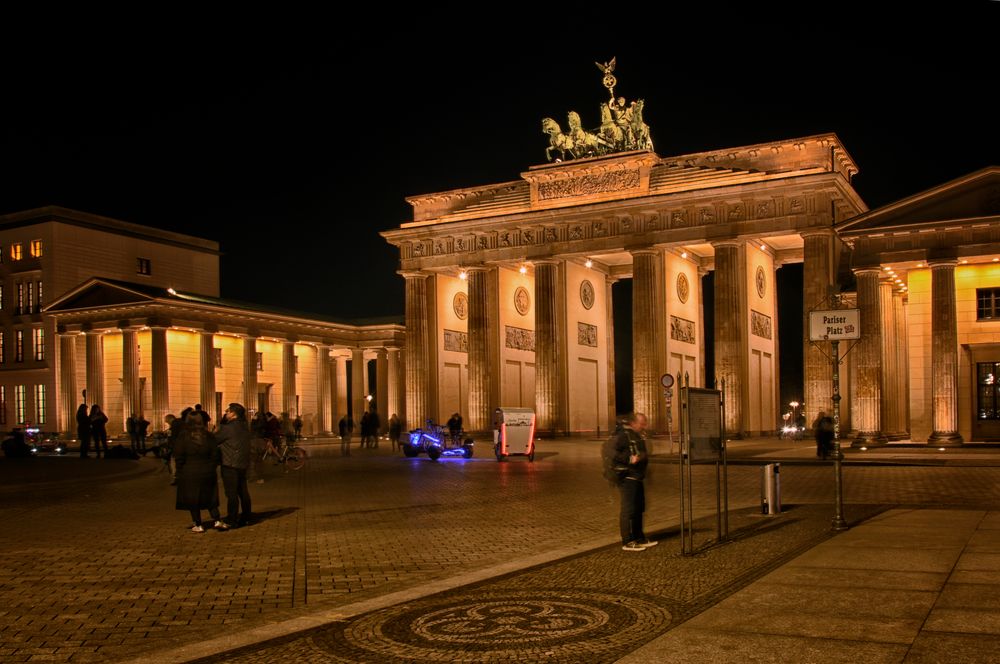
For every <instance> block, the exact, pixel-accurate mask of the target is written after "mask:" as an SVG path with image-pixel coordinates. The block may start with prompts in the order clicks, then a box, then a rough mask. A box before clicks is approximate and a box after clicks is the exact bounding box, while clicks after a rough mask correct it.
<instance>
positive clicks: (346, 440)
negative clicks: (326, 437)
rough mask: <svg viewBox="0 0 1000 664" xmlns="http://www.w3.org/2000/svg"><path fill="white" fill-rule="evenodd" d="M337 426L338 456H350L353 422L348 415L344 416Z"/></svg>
mask: <svg viewBox="0 0 1000 664" xmlns="http://www.w3.org/2000/svg"><path fill="white" fill-rule="evenodd" d="M337 426H338V428H339V430H340V456H351V432H352V431H354V420H352V419H351V417H350V416H349V415H344V416H343V417H342V418H340V424H338V425H337Z"/></svg>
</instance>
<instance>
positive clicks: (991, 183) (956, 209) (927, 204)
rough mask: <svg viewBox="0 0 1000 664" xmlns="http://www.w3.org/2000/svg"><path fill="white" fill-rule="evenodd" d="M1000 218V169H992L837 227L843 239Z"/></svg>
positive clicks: (948, 183) (866, 214) (878, 209)
mask: <svg viewBox="0 0 1000 664" xmlns="http://www.w3.org/2000/svg"><path fill="white" fill-rule="evenodd" d="M996 216H1000V167H998V166H991V167H989V168H984V169H983V170H981V171H976V172H975V173H971V174H969V175H966V176H963V177H961V178H958V179H956V180H952V181H951V182H947V183H945V184H943V185H939V186H937V187H934V188H932V189H928V190H927V191H923V192H920V193H919V194H915V195H913V196H910V197H908V198H904V199H903V200H900V201H897V202H895V203H891V204H889V205H886V206H883V207H880V208H877V209H875V210H872V211H870V212H867V213H865V214H862V215H859V216H857V217H854V218H852V219H849V220H847V221H846V222H843V223H841V224H840V225H838V226H837V232H838V233H839V234H840V235H842V236H854V235H867V234H870V233H872V232H878V231H881V230H883V229H885V230H888V229H896V228H900V227H908V226H934V225H939V224H941V223H943V222H956V221H961V220H971V219H981V218H983V217H996Z"/></svg>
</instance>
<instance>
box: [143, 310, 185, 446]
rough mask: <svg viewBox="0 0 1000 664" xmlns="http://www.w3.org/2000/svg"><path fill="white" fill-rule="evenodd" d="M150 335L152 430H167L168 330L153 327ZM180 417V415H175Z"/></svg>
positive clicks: (168, 399)
mask: <svg viewBox="0 0 1000 664" xmlns="http://www.w3.org/2000/svg"><path fill="white" fill-rule="evenodd" d="M149 334H150V345H151V346H152V348H151V349H150V353H149V354H150V368H149V373H150V380H151V381H152V383H153V416H152V417H151V418H150V429H151V430H152V431H159V430H161V429H164V428H166V426H167V425H166V423H165V422H164V421H163V418H164V417H166V416H167V414H168V413H169V412H170V375H169V369H168V368H167V367H168V362H167V328H165V327H153V326H151V327H150V329H149ZM174 415H178V416H179V415H180V413H174Z"/></svg>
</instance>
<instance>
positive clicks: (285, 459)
mask: <svg viewBox="0 0 1000 664" xmlns="http://www.w3.org/2000/svg"><path fill="white" fill-rule="evenodd" d="M308 456H309V455H308V454H306V451H305V450H304V449H302V448H301V447H292V446H291V445H289V444H288V441H287V440H286V439H285V438H284V437H282V438H281V441H280V442H279V443H278V446H277V447H275V445H274V443H272V442H271V441H270V440H268V441H267V443H266V444H265V446H264V453H263V454H262V455H261V457H260V460H261V461H265V460H266V459H267V458H268V457H273V458H274V463H276V464H279V463H283V464H285V468H290V469H292V470H301V469H302V467H303V466H304V465H306V458H307V457H308Z"/></svg>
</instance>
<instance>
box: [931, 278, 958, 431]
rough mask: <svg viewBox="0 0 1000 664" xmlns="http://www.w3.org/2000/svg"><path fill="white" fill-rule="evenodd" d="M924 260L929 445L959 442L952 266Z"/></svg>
mask: <svg viewBox="0 0 1000 664" xmlns="http://www.w3.org/2000/svg"><path fill="white" fill-rule="evenodd" d="M957 263H958V261H956V260H954V259H948V260H932V261H928V265H929V266H930V268H931V426H932V428H933V433H931V436H930V438H928V439H927V442H928V443H930V444H931V445H938V446H943V445H961V444H962V436H961V435H960V434H959V433H958V319H957V317H956V314H955V265H956V264H957Z"/></svg>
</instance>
